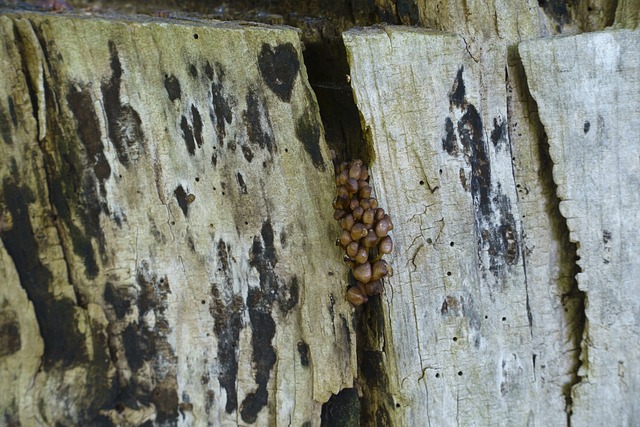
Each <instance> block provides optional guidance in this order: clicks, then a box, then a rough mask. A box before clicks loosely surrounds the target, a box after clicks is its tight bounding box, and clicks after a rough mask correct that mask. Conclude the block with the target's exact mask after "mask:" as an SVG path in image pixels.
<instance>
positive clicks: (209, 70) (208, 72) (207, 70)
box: [204, 61, 213, 80]
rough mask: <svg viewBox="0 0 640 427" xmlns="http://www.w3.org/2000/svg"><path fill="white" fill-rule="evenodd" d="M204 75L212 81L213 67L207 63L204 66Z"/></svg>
mask: <svg viewBox="0 0 640 427" xmlns="http://www.w3.org/2000/svg"><path fill="white" fill-rule="evenodd" d="M204 75H205V76H207V78H208V79H209V80H213V67H212V66H211V63H210V62H209V61H207V63H206V64H205V66H204Z"/></svg>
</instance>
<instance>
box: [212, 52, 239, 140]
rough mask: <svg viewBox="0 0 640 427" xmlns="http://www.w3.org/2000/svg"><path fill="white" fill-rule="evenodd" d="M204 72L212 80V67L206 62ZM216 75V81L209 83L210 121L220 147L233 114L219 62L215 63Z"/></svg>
mask: <svg viewBox="0 0 640 427" xmlns="http://www.w3.org/2000/svg"><path fill="white" fill-rule="evenodd" d="M205 73H206V75H207V77H208V78H209V80H213V78H214V75H213V68H212V67H211V64H209V63H208V62H207V65H206V68H205ZM216 77H217V81H212V83H211V105H212V107H213V112H212V113H211V121H212V122H213V123H215V127H216V136H217V139H218V144H219V145H220V147H224V138H225V136H226V134H227V130H226V125H228V124H231V120H232V119H233V114H232V111H231V107H230V105H229V101H228V100H227V98H226V97H225V94H224V89H223V87H222V84H223V81H224V70H223V68H222V65H220V64H216Z"/></svg>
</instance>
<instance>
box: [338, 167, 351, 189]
mask: <svg viewBox="0 0 640 427" xmlns="http://www.w3.org/2000/svg"><path fill="white" fill-rule="evenodd" d="M348 179H349V171H347V170H343V171H342V172H340V173H339V174H338V176H336V185H339V186H340V185H345V184H346V183H347V180H348Z"/></svg>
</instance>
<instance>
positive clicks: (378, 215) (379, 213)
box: [376, 208, 384, 221]
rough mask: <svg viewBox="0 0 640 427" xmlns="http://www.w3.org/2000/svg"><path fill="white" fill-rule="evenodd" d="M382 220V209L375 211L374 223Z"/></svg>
mask: <svg viewBox="0 0 640 427" xmlns="http://www.w3.org/2000/svg"><path fill="white" fill-rule="evenodd" d="M382 218H384V209H382V208H378V209H376V221H380V220H381V219H382Z"/></svg>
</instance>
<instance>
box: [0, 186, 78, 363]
mask: <svg viewBox="0 0 640 427" xmlns="http://www.w3.org/2000/svg"><path fill="white" fill-rule="evenodd" d="M2 194H3V202H4V207H5V209H6V211H5V212H4V213H3V215H2V216H3V217H4V216H7V217H10V218H11V219H12V224H11V226H10V227H3V229H2V230H1V232H0V238H2V243H3V244H4V247H5V249H6V250H7V253H8V254H9V256H10V257H11V259H12V260H13V263H14V265H15V268H16V271H17V273H18V277H19V278H20V284H21V285H22V287H23V288H24V290H25V291H26V293H27V296H28V298H29V300H30V301H31V303H32V304H33V308H34V310H35V314H36V320H37V322H38V326H39V328H40V335H42V339H43V341H44V368H45V369H46V370H50V369H52V368H54V367H57V366H60V367H63V368H71V367H74V366H77V365H80V364H83V363H86V362H87V361H88V357H87V349H86V342H85V336H84V335H83V334H82V333H81V332H80V331H79V330H78V325H77V321H76V314H77V307H76V304H75V303H74V302H73V301H71V300H70V299H67V298H60V299H56V298H55V297H54V296H53V294H51V292H50V290H49V289H50V285H51V282H52V280H53V275H52V274H51V271H49V269H48V268H47V267H46V266H45V265H43V264H42V262H41V261H40V257H39V255H38V254H39V253H40V250H39V249H40V248H39V247H38V242H37V241H36V238H35V236H34V234H33V226H32V224H31V218H30V217H29V205H31V204H32V203H34V201H35V199H34V196H33V193H32V192H31V189H30V188H29V187H26V186H18V185H16V183H15V182H13V180H12V179H11V178H5V179H4V180H3V181H2Z"/></svg>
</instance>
